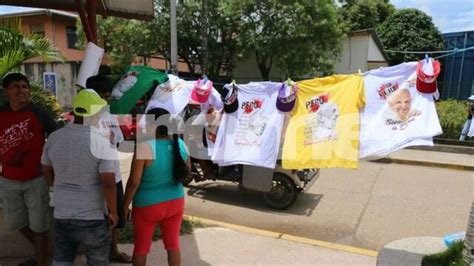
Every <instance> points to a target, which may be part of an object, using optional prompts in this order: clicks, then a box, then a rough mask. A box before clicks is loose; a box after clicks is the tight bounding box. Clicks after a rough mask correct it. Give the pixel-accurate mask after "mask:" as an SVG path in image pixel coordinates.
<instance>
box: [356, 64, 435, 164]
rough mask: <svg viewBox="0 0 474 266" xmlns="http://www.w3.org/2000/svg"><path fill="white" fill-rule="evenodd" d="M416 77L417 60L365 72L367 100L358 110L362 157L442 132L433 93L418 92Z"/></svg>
mask: <svg viewBox="0 0 474 266" xmlns="http://www.w3.org/2000/svg"><path fill="white" fill-rule="evenodd" d="M416 79H417V77H416V62H409V63H403V64H399V65H396V66H393V67H386V68H380V69H376V70H372V71H369V72H367V73H366V74H365V75H364V83H365V91H366V99H367V104H366V107H365V108H364V110H363V112H362V114H361V135H360V138H361V139H360V145H361V149H360V157H361V158H364V157H368V156H372V155H377V154H379V155H380V154H388V153H391V152H394V151H396V150H399V149H401V148H403V147H407V146H410V145H408V144H409V143H410V142H411V141H413V140H415V139H420V138H421V139H426V138H432V137H433V136H436V135H438V134H440V133H442V130H441V126H440V124H439V120H438V115H437V113H436V108H435V105H434V100H433V95H432V94H423V93H419V92H418V91H417V89H416ZM414 143H415V144H416V142H414ZM428 144H429V143H428Z"/></svg>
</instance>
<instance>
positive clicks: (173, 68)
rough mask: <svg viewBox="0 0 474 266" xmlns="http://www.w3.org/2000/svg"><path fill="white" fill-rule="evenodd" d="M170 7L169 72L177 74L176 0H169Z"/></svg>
mask: <svg viewBox="0 0 474 266" xmlns="http://www.w3.org/2000/svg"><path fill="white" fill-rule="evenodd" d="M170 5H171V6H170V9H171V23H170V24H171V69H170V70H171V71H170V72H171V74H174V75H177V74H178V37H177V34H176V0H171V1H170Z"/></svg>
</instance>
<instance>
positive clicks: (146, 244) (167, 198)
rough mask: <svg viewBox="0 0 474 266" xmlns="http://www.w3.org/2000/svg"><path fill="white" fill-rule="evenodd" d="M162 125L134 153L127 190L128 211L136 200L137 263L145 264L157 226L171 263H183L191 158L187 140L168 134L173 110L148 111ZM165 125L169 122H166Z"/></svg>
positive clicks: (135, 258)
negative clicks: (182, 239)
mask: <svg viewBox="0 0 474 266" xmlns="http://www.w3.org/2000/svg"><path fill="white" fill-rule="evenodd" d="M148 114H149V115H154V116H155V119H158V120H157V121H158V122H159V123H160V124H162V125H160V126H158V127H157V128H156V130H155V131H156V138H153V139H151V140H149V141H146V142H143V143H140V144H139V145H138V147H137V151H136V152H135V154H134V157H133V162H132V169H131V173H130V178H129V180H128V182H127V188H126V192H125V205H124V208H125V213H126V214H128V206H129V205H130V203H131V202H132V201H133V210H132V221H133V231H134V234H135V246H134V251H133V265H145V264H146V260H147V255H148V253H149V252H150V247H151V243H152V237H153V233H154V232H155V228H156V225H159V226H160V229H161V235H162V239H163V243H164V245H165V248H166V250H167V252H168V264H169V265H173V266H174V265H181V253H180V246H179V231H180V227H181V222H182V220H183V209H184V188H183V185H182V180H183V179H184V178H185V177H186V175H187V174H189V169H190V161H189V156H188V152H187V149H186V146H185V144H184V142H183V141H182V140H181V139H179V138H178V136H177V135H176V134H174V135H173V138H170V136H169V134H168V126H170V125H169V123H163V121H169V119H168V118H169V113H168V112H167V111H166V110H164V109H161V108H156V109H152V110H150V111H149V112H148ZM163 124H165V125H163Z"/></svg>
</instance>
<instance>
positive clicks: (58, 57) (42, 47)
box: [23, 35, 65, 62]
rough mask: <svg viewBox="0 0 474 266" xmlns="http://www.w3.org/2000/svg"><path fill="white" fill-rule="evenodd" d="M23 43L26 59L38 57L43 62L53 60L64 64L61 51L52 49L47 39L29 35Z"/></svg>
mask: <svg viewBox="0 0 474 266" xmlns="http://www.w3.org/2000/svg"><path fill="white" fill-rule="evenodd" d="M23 42H24V43H25V46H26V50H27V57H28V59H29V58H33V57H38V56H39V57H41V58H42V59H43V60H45V61H49V60H54V61H60V62H64V60H65V58H64V56H63V54H62V53H61V51H60V50H59V49H57V48H56V47H54V46H53V45H52V43H51V41H50V40H49V39H48V38H45V37H41V36H38V35H30V36H28V37H25V38H24V40H23Z"/></svg>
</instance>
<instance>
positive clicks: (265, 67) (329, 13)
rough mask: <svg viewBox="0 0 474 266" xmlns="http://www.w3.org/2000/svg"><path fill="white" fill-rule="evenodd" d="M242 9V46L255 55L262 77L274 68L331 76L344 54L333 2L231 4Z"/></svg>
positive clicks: (293, 73)
mask: <svg viewBox="0 0 474 266" xmlns="http://www.w3.org/2000/svg"><path fill="white" fill-rule="evenodd" d="M228 4H229V5H231V7H230V9H234V10H241V12H242V16H241V20H242V22H241V23H242V28H241V31H240V33H239V41H240V44H241V45H242V46H243V47H244V48H245V51H247V53H248V54H253V55H254V56H255V57H256V59H257V63H258V68H259V69H260V72H261V75H262V78H263V79H265V80H268V79H269V74H270V71H271V69H272V67H273V66H275V65H276V66H278V67H279V68H280V69H282V70H283V71H284V72H285V73H286V74H287V75H289V76H292V77H295V76H297V75H301V74H316V73H330V72H331V71H332V69H333V67H334V64H335V60H336V59H337V58H338V56H339V53H340V40H341V37H342V31H341V30H340V27H339V25H338V23H337V17H336V6H335V4H334V2H333V1H330V0H313V1H302V0H300V1H298V0H294V1H283V0H269V1H254V0H241V1H231V3H228Z"/></svg>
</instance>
